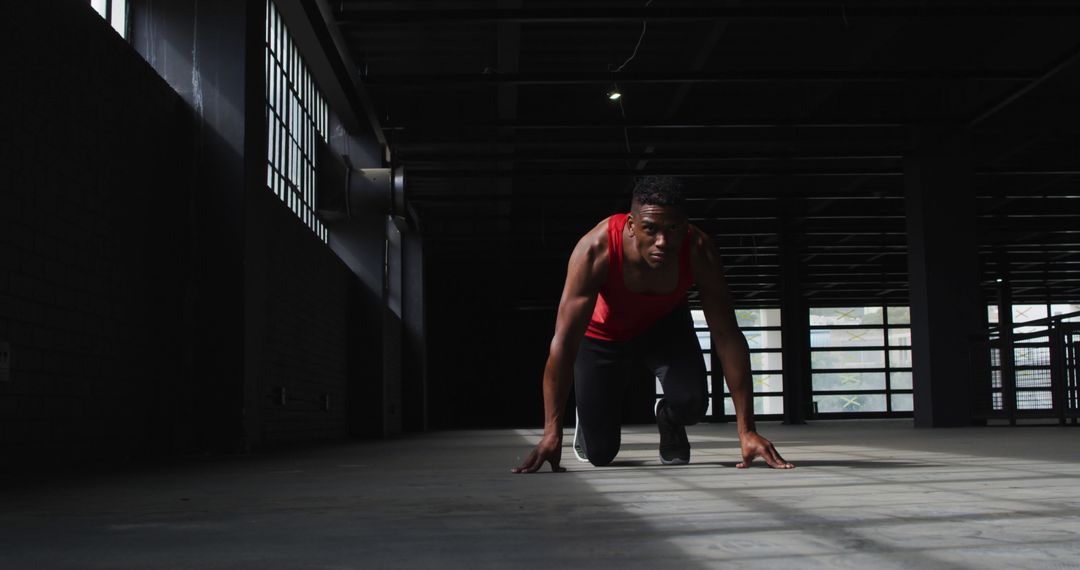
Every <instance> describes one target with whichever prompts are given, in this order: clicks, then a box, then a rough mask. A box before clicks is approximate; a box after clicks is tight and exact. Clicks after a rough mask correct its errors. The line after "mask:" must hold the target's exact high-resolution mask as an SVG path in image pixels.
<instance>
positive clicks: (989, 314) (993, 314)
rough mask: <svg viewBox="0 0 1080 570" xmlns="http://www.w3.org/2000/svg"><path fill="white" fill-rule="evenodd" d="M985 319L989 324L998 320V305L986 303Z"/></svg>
mask: <svg viewBox="0 0 1080 570" xmlns="http://www.w3.org/2000/svg"><path fill="white" fill-rule="evenodd" d="M986 321H987V322H989V323H990V324H994V323H997V322H998V306H997V305H987V306H986Z"/></svg>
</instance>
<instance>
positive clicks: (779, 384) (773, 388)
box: [753, 374, 784, 392]
mask: <svg viewBox="0 0 1080 570" xmlns="http://www.w3.org/2000/svg"><path fill="white" fill-rule="evenodd" d="M753 376H754V392H780V391H782V390H783V389H784V375H783V374H754V375H753Z"/></svg>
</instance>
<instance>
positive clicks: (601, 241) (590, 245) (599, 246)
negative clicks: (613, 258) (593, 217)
mask: <svg viewBox="0 0 1080 570" xmlns="http://www.w3.org/2000/svg"><path fill="white" fill-rule="evenodd" d="M610 220H611V217H610V216H609V217H607V218H604V219H603V220H601V221H600V223H598V224H596V225H595V226H593V228H592V229H591V230H589V231H588V232H586V233H585V235H584V236H581V240H579V241H578V244H579V245H581V246H583V247H586V248H587V249H588V250H589V253H591V254H593V255H599V254H603V255H604V256H605V257H606V256H607V251H608V240H609V239H610V237H609V236H608V225H609V224H610Z"/></svg>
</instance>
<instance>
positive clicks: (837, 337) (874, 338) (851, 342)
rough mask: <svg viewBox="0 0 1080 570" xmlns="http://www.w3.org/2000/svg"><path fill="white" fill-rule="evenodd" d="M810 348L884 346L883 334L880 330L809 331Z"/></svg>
mask: <svg viewBox="0 0 1080 570" xmlns="http://www.w3.org/2000/svg"><path fill="white" fill-rule="evenodd" d="M810 346H812V347H815V348H821V347H825V348H839V347H849V346H850V347H854V346H874V347H882V346H885V332H884V331H882V330H881V329H877V330H875V329H829V330H813V331H810Z"/></svg>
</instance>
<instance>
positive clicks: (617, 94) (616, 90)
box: [607, 85, 622, 101]
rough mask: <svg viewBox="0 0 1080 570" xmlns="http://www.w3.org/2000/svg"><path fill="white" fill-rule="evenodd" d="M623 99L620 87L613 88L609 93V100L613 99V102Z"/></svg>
mask: <svg viewBox="0 0 1080 570" xmlns="http://www.w3.org/2000/svg"><path fill="white" fill-rule="evenodd" d="M621 97H622V93H620V92H619V86H618V85H615V86H614V87H612V88H611V91H608V94H607V98H608V99H611V100H612V101H618V100H619V99H620V98H621Z"/></svg>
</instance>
